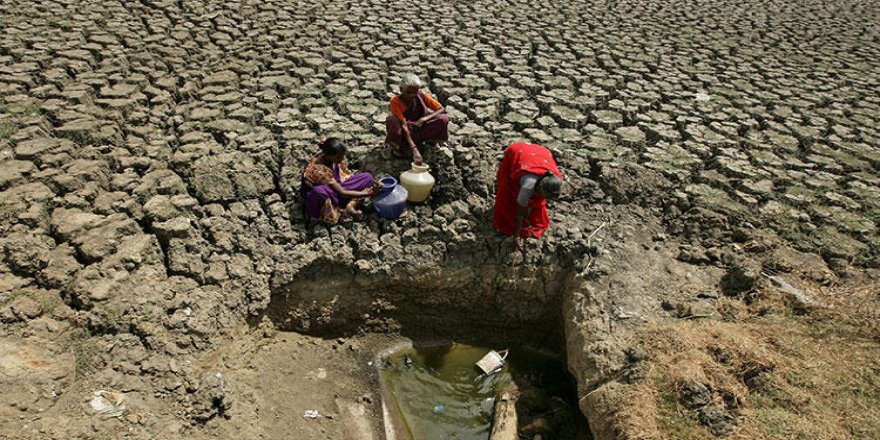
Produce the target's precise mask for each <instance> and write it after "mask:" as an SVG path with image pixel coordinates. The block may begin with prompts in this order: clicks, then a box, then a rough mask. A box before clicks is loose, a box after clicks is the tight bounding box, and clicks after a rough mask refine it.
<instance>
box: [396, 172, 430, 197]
mask: <svg viewBox="0 0 880 440" xmlns="http://www.w3.org/2000/svg"><path fill="white" fill-rule="evenodd" d="M400 184H401V185H403V187H404V188H406V190H407V191H408V192H409V197H407V200H409V201H410V202H424V201H425V199H427V198H428V195H429V194H430V193H431V188H433V187H434V176H432V175H431V173H429V172H428V166H427V165H416V164H415V163H413V164H412V168H410V169H409V171H404V172H403V173H401V174H400Z"/></svg>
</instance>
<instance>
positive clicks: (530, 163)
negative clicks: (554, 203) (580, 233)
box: [492, 142, 563, 248]
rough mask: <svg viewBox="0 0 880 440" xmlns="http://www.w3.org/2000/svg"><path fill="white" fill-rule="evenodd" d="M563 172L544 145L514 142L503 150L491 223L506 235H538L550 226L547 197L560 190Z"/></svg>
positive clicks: (536, 236)
mask: <svg viewBox="0 0 880 440" xmlns="http://www.w3.org/2000/svg"><path fill="white" fill-rule="evenodd" d="M562 183H563V181H562V173H561V172H559V168H557V167H556V161H555V160H554V159H553V154H551V153H550V150H548V149H547V148H545V147H542V146H540V145H535V144H527V143H525V142H517V143H515V144H513V145H511V146H509V147H507V149H506V150H504V158H503V159H501V166H500V167H499V168H498V190H497V192H496V194H495V209H494V214H493V221H492V224H493V225H494V226H495V229H497V230H498V231H499V232H501V233H503V234H504V235H507V236H513V237H517V240H516V246H517V248H518V247H519V239H520V238H529V237H535V238H538V237H540V236H541V235H542V234H543V233H544V231H546V230H547V228H549V227H550V216H549V215H547V200H548V199H550V200H552V199H556V198H558V197H559V195H560V194H561V193H562Z"/></svg>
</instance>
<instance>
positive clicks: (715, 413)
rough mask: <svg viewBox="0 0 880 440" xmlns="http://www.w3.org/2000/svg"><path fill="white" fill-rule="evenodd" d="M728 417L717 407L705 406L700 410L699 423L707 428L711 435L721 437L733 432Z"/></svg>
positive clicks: (722, 409)
mask: <svg viewBox="0 0 880 440" xmlns="http://www.w3.org/2000/svg"><path fill="white" fill-rule="evenodd" d="M729 419H730V416H728V415H727V414H726V413H725V412H724V408H722V407H721V406H719V405H711V406H707V407H705V408H703V409H701V410H700V423H702V424H703V425H705V426H706V427H708V428H709V431H711V432H712V434H714V435H716V436H719V437H722V436H725V435H727V434H730V433H731V432H732V431H733V425H732V424H731V423H730V421H729Z"/></svg>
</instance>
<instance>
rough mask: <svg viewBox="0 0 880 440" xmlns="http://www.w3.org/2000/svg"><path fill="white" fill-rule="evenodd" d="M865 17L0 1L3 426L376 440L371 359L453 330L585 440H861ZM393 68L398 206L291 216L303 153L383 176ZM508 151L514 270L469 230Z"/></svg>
mask: <svg viewBox="0 0 880 440" xmlns="http://www.w3.org/2000/svg"><path fill="white" fill-rule="evenodd" d="M878 27H880V5H878V3H877V2H876V1H849V0H843V1H836V2H825V1H812V0H808V1H781V0H759V1H749V2H739V1H731V0H708V1H695V0H680V1H670V2H665V1H622V2H617V1H614V2H605V1H594V2H580V1H571V2H553V3H552V4H546V3H540V2H538V3H536V2H526V1H513V2H488V1H472V2H459V1H450V2H428V3H425V2H418V3H417V2H406V1H401V2H391V3H388V2H366V1H360V2H347V1H336V2H329V1H328V2H318V1H301V2H270V1H243V2H197V1H187V2H182V1H149V0H140V1H74V2H71V1H46V2H30V1H10V0H0V29H2V33H0V161H2V162H0V231H2V237H0V395H2V399H0V437H2V438H16V439H17V438H32V439H43V438H214V437H231V438H303V439H310V438H315V439H317V438H333V439H336V438H359V439H366V438H371V437H372V438H382V432H381V429H380V426H381V408H380V403H379V399H378V390H377V389H376V377H375V371H373V369H372V367H371V366H370V365H369V364H368V363H369V362H370V361H371V360H372V359H373V356H374V355H375V353H376V352H377V351H378V350H381V349H383V348H386V347H387V346H389V345H390V344H392V343H394V342H397V341H400V340H423V339H426V338H447V339H463V338H474V337H476V338H478V339H482V340H483V341H484V342H485V343H487V344H492V343H497V344H502V343H510V342H512V341H514V342H515V341H518V342H522V343H531V344H534V345H542V346H545V347H544V348H549V349H554V350H558V351H560V352H565V355H566V359H567V364H568V367H569V371H570V372H571V374H572V376H573V377H574V379H575V380H576V381H577V387H578V390H577V391H578V395H579V396H580V409H581V410H582V411H583V412H584V413H585V414H586V415H587V417H588V419H589V422H590V427H591V429H592V431H593V434H594V436H595V438H597V439H611V438H656V439H661V438H707V437H711V436H728V437H730V438H805V439H806V438H821V439H826V438H828V439H832V438H833V439H844V438H853V439H862V438H880V434H878V432H877V431H878V427H877V424H876V420H877V418H876V417H863V416H862V415H863V414H871V413H872V412H875V411H876V408H877V406H878V388H880V386H878V383H880V381H878V376H880V366H878V364H877V359H878V358H880V356H878V354H880V349H878V329H877V326H876V323H877V322H878V312H877V310H878V301H880V298H878V295H880V293H878V292H880V289H878V287H877V286H878V267H880V235H878V233H877V223H878V221H880V218H878V217H880V173H878V170H880V128H878V127H880V96H878V85H880V35H878ZM406 72H414V73H417V74H419V75H420V76H421V77H422V78H425V79H426V80H428V88H429V89H430V91H431V92H432V93H433V94H434V95H435V96H436V97H437V98H438V99H439V100H440V101H441V103H443V104H444V105H445V106H446V108H447V109H448V112H449V114H450V118H451V121H452V122H451V126H450V129H451V133H452V138H451V140H450V142H448V143H446V144H445V145H442V146H440V147H438V148H433V149H432V150H431V151H426V155H427V157H428V162H429V164H430V165H431V166H432V173H433V174H434V175H435V177H436V178H437V180H438V184H437V186H436V187H435V190H434V192H433V193H432V197H431V199H430V200H429V202H428V203H426V204H422V205H418V206H411V207H410V209H409V211H408V212H407V214H406V215H405V216H404V217H403V218H401V219H400V220H399V221H397V222H393V223H384V222H380V221H379V220H377V219H376V218H375V217H371V218H368V219H367V220H365V221H363V222H358V223H346V224H342V225H338V226H334V227H331V228H327V227H323V226H320V225H318V226H315V225H307V224H306V222H305V221H304V219H303V217H302V211H301V209H300V204H299V201H298V200H297V196H296V194H297V189H298V185H299V182H298V180H299V173H300V172H301V169H302V167H303V166H304V165H305V163H306V162H307V160H308V159H309V158H310V157H311V156H312V155H313V154H315V152H316V147H315V142H316V140H317V139H318V138H320V137H321V136H327V135H335V136H340V137H343V138H344V139H345V140H346V142H347V143H348V144H349V145H350V146H351V154H350V157H349V159H350V161H351V163H352V165H354V166H355V167H356V168H359V169H365V170H369V171H372V172H374V173H376V174H379V175H381V174H392V175H396V174H397V173H399V172H400V171H402V170H403V169H405V168H406V167H407V166H408V164H407V163H405V162H404V161H393V162H386V161H382V160H381V159H380V158H379V154H378V153H379V149H380V144H381V141H382V139H383V134H384V119H385V117H386V114H387V107H386V102H387V99H388V97H389V96H390V94H391V93H393V92H394V91H395V89H396V85H395V83H396V81H397V78H399V76H400V74H402V73H406ZM514 140H530V141H534V142H537V143H541V144H543V145H546V146H548V147H550V148H551V149H552V150H553V151H554V154H555V156H556V157H557V159H558V162H559V164H560V167H561V168H562V170H563V173H564V174H565V176H566V180H567V181H568V182H569V185H568V188H569V189H568V190H567V192H566V193H565V194H564V196H563V197H562V199H561V200H559V201H558V202H556V203H554V204H553V206H552V207H551V213H552V219H553V226H552V228H551V229H550V231H548V233H547V234H546V236H545V237H544V238H542V240H540V241H530V242H529V243H528V245H527V246H526V249H525V250H524V252H523V253H522V254H519V255H511V249H512V246H513V244H512V242H511V241H510V240H505V239H501V238H497V237H496V236H494V235H493V234H492V230H491V223H490V219H491V213H492V211H491V208H492V201H493V198H492V197H493V193H494V189H493V185H494V173H495V170H496V164H497V163H498V162H499V159H500V153H501V149H502V148H503V147H504V146H505V145H507V144H509V143H510V142H512V141H514ZM512 262H515V263H516V269H513V268H512V266H511V263H512ZM535 328H540V329H542V330H543V331H542V332H541V335H536V334H535V333H536V332H534V329H535ZM98 390H107V391H113V392H116V393H121V394H117V395H120V396H122V398H123V400H124V404H125V409H124V411H122V413H121V414H119V415H118V417H108V418H104V417H101V416H100V415H98V414H95V412H94V411H93V410H92V408H91V407H90V405H89V401H90V400H91V399H92V397H93V393H94V392H95V391H98ZM308 409H315V410H318V411H319V413H320V414H321V416H319V417H318V418H317V419H309V418H304V417H303V414H304V411H306V410H308Z"/></svg>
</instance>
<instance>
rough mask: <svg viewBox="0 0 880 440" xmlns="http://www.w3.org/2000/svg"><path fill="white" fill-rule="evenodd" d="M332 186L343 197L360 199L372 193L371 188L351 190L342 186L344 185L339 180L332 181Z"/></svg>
mask: <svg viewBox="0 0 880 440" xmlns="http://www.w3.org/2000/svg"><path fill="white" fill-rule="evenodd" d="M329 185H330V188H333V191H336V194H339V195H340V196H342V197H347V198H349V199H359V198H361V197H367V196H369V195H370V190H368V189H365V190H363V191H349V190H347V189H345V188H343V187H342V185H341V184H340V183H339V182H337V181H335V180H334V181H332V182H330V183H329Z"/></svg>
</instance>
